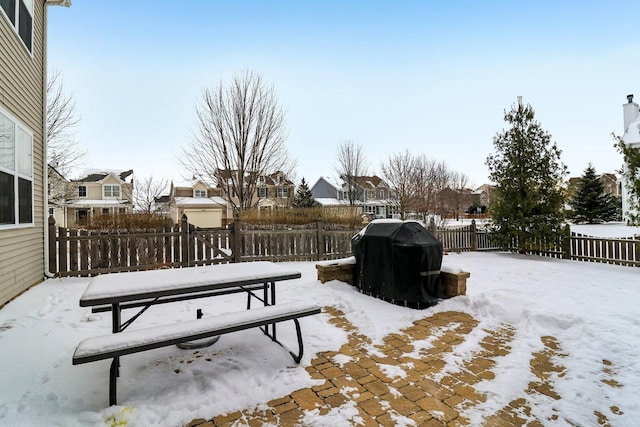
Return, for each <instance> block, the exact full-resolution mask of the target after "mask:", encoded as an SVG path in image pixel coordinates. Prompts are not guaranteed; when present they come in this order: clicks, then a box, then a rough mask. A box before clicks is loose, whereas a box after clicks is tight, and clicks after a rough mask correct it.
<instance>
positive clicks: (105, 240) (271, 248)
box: [49, 218, 640, 276]
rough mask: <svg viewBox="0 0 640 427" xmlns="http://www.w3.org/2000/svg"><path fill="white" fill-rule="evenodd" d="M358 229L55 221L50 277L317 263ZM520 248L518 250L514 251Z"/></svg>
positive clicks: (592, 244) (581, 240)
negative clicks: (97, 225)
mask: <svg viewBox="0 0 640 427" xmlns="http://www.w3.org/2000/svg"><path fill="white" fill-rule="evenodd" d="M428 229H429V230H430V231H431V232H432V233H433V234H434V235H435V236H436V237H437V238H438V239H439V240H440V241H441V242H442V245H443V248H444V250H446V251H449V252H466V251H498V250H502V249H501V248H500V247H498V246H496V245H495V244H494V243H493V241H492V238H491V234H490V233H488V232H487V231H485V230H479V229H478V228H477V227H476V224H475V223H474V222H472V224H471V225H469V226H464V227H458V228H442V227H436V226H435V225H434V224H433V223H432V224H430V225H429V226H428ZM358 231H359V228H357V229H353V228H345V227H340V226H336V225H330V224H324V223H323V222H316V223H315V224H310V225H306V226H291V227H284V226H271V227H255V226H251V225H248V224H243V223H240V222H234V223H233V224H231V226H230V227H229V228H213V229H199V228H196V227H193V226H192V225H189V224H187V222H186V221H183V223H182V225H176V226H174V227H169V228H165V229H153V230H139V231H136V232H115V231H114V232H99V231H86V230H74V229H68V228H63V227H56V225H55V221H54V220H53V218H49V271H50V272H51V273H54V274H56V275H58V276H93V275H97V274H101V273H113V272H120V271H134V270H150V269H158V268H175V267H188V266H194V265H207V264H218V263H228V262H242V261H261V260H268V261H319V260H327V259H337V258H343V257H347V256H350V255H351V237H352V236H353V235H354V234H355V233H357V232H358ZM515 247H517V245H515V242H514V244H513V245H512V248H515ZM531 253H535V254H537V255H541V256H547V257H554V258H564V259H573V260H579V261H591V262H606V263H613V264H619V265H627V266H640V240H632V239H600V238H594V237H587V236H582V235H579V234H575V233H570V232H569V230H568V228H567V234H566V235H565V236H563V238H561V239H559V240H558V241H556V242H552V244H549V242H540V249H539V250H536V251H532V252H531Z"/></svg>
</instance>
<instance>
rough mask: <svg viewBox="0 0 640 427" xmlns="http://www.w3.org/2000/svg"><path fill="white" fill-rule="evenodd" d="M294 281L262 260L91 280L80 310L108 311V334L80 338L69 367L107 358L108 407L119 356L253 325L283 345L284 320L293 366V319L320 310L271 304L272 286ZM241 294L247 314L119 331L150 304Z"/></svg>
mask: <svg viewBox="0 0 640 427" xmlns="http://www.w3.org/2000/svg"><path fill="white" fill-rule="evenodd" d="M300 277H301V274H300V272H299V271H296V270H294V269H292V268H289V267H285V266H282V265H278V264H274V263H272V262H266V261H260V262H251V263H235V264H218V265H211V266H202V267H189V268H182V269H166V270H152V271H137V272H126V273H116V274H105V275H100V276H96V277H93V278H92V279H91V281H90V282H89V285H88V286H87V288H86V290H85V292H84V293H83V294H82V296H81V297H80V306H81V307H92V311H93V312H108V311H110V312H111V324H112V333H111V335H107V336H101V337H92V338H88V339H85V340H83V341H82V342H81V343H80V344H79V345H78V347H77V348H76V351H75V353H74V356H73V364H74V365H75V364H81V363H88V362H92V361H96V360H102V359H108V358H112V359H113V360H112V363H111V369H110V381H109V402H110V404H111V405H114V404H116V378H117V376H118V375H119V366H120V361H119V358H120V356H123V355H125V354H131V353H137V352H141V351H145V350H150V349H153V348H159V347H163V346H168V345H173V344H184V343H187V342H193V341H194V340H203V339H207V338H211V337H215V336H219V335H222V334H225V333H230V332H235V331H240V330H244V329H248V328H253V327H259V328H260V329H261V330H262V332H263V333H264V334H265V335H267V336H268V337H269V338H271V340H273V341H275V342H276V343H278V344H280V345H281V346H283V345H282V344H281V343H280V342H279V341H278V340H277V338H276V323H278V322H282V321H285V320H293V321H294V322H295V326H296V332H297V338H298V347H299V352H298V354H295V353H293V352H291V351H289V353H290V354H291V356H292V357H293V358H294V360H295V361H296V362H297V363H299V362H300V359H301V357H302V352H303V347H302V335H301V331H300V325H299V322H298V318H300V317H303V316H308V315H312V314H317V313H319V312H320V307H318V306H316V305H314V304H310V303H289V304H280V305H278V306H276V283H277V282H279V281H282V280H290V279H297V278H300ZM242 292H246V293H247V307H246V308H247V310H243V311H242V312H239V313H228V314H225V315H217V316H212V317H210V318H203V319H200V317H201V316H200V313H198V318H199V320H192V321H186V322H180V323H171V324H168V325H160V326H155V327H152V328H146V329H141V330H133V331H125V329H127V328H128V327H129V326H130V325H131V324H132V323H133V322H134V321H135V320H136V319H137V318H138V317H140V316H141V315H142V314H143V313H144V312H145V311H146V310H147V309H149V308H150V307H152V306H154V305H157V304H165V303H171V302H177V301H185V300H192V299H199V298H208V297H215V296H219V295H227V294H231V293H242ZM252 298H254V299H257V300H259V301H260V302H262V306H261V307H260V308H254V309H251V300H252ZM134 308H135V309H138V311H137V312H136V313H135V314H133V315H132V316H131V317H130V318H129V319H128V320H126V321H124V322H123V321H122V311H123V310H127V309H134ZM283 347H284V346H283Z"/></svg>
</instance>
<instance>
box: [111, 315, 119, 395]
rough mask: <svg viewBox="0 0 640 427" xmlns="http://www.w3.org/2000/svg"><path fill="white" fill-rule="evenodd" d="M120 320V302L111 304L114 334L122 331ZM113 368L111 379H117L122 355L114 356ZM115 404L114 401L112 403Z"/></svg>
mask: <svg viewBox="0 0 640 427" xmlns="http://www.w3.org/2000/svg"><path fill="white" fill-rule="evenodd" d="M120 320H121V312H120V304H118V303H115V304H111V328H112V330H113V333H114V334H117V333H118V332H120ZM111 370H112V371H115V372H112V374H111V375H112V376H113V378H112V379H111V381H115V377H119V376H120V357H119V356H116V357H114V358H113V362H112V363H111ZM113 390H114V391H113V400H114V401H115V385H114V386H113ZM111 404H113V403H111Z"/></svg>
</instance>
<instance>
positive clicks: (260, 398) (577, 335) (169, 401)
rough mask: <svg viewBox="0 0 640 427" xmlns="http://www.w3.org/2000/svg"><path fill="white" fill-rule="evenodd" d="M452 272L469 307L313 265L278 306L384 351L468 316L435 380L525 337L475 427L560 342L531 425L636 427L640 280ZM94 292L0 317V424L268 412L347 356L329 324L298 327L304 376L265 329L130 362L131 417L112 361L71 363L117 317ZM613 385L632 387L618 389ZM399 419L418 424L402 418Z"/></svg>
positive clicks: (538, 269) (514, 261) (499, 268)
mask: <svg viewBox="0 0 640 427" xmlns="http://www.w3.org/2000/svg"><path fill="white" fill-rule="evenodd" d="M444 264H445V266H446V268H452V269H459V270H463V271H468V272H470V273H471V277H470V279H469V280H468V282H467V296H460V297H456V298H452V299H449V300H445V301H441V302H440V303H438V304H437V305H436V306H434V307H432V308H429V309H424V310H414V309H410V308H406V307H401V306H397V305H392V304H388V303H386V302H384V301H380V300H377V299H374V298H371V297H368V296H366V295H362V294H360V293H358V292H357V291H356V290H355V289H354V288H353V287H351V286H349V285H347V284H345V283H342V282H338V281H332V282H328V283H325V284H320V283H319V282H318V281H317V280H316V269H315V263H312V262H308V263H285V264H279V265H282V266H283V267H286V268H290V269H294V270H298V271H300V272H301V273H302V277H301V278H300V279H295V280H287V281H283V282H280V283H279V284H278V287H277V292H278V296H277V298H278V302H279V303H287V302H296V301H300V302H312V303H316V304H320V305H323V306H329V305H330V306H333V307H336V308H337V309H339V310H341V311H342V312H344V313H345V315H346V318H347V320H348V321H349V322H351V323H352V324H353V325H354V326H355V327H357V328H358V330H359V333H361V334H363V335H366V336H367V337H369V338H370V339H371V340H372V345H371V347H372V350H374V349H373V345H375V344H378V343H382V339H383V338H384V337H385V336H387V335H388V334H390V333H393V332H398V331H399V330H401V329H402V328H404V327H407V326H409V325H411V324H412V322H413V321H414V320H417V319H420V318H423V317H429V316H431V315H433V314H434V313H438V312H444V311H460V312H463V313H468V314H469V315H471V316H473V318H474V319H475V320H477V321H478V322H479V324H478V326H477V327H475V328H473V330H472V331H471V332H470V333H469V334H467V335H466V336H465V338H464V340H463V342H462V343H460V344H458V345H456V346H455V347H454V351H453V352H451V353H448V355H447V356H446V357H447V360H446V361H447V364H446V366H445V367H444V368H443V370H442V371H441V372H440V373H438V374H436V376H435V377H434V378H432V379H434V380H438V379H439V378H441V377H442V376H444V375H445V374H447V373H451V372H454V371H456V370H458V369H461V366H462V364H463V361H464V360H467V359H468V358H469V357H471V356H472V355H473V354H474V353H477V352H478V351H480V346H479V343H480V342H481V340H482V339H483V338H485V337H486V336H487V333H488V332H487V331H490V330H496V329H501V328H502V329H508V330H509V331H511V332H512V334H513V336H512V338H511V342H510V343H509V346H510V348H511V351H510V352H508V353H507V354H506V355H505V356H502V357H498V358H496V364H495V366H494V367H493V368H492V372H493V373H494V374H495V378H494V379H492V380H484V381H482V382H480V383H478V384H475V385H474V387H475V388H476V390H478V391H480V392H483V393H487V397H488V398H487V399H486V401H485V402H479V403H478V404H476V405H471V406H469V407H468V408H467V409H463V410H461V415H462V416H465V417H467V418H468V419H469V420H470V422H471V425H480V424H482V422H481V421H482V419H483V418H484V417H486V416H488V415H490V414H493V413H495V412H496V411H497V410H499V409H501V408H503V407H504V406H505V404H508V403H509V402H511V401H512V400H514V399H516V398H518V397H521V396H522V393H523V392H524V390H526V389H527V387H528V384H529V383H530V382H532V381H535V380H536V378H535V377H534V376H533V374H532V373H531V369H530V362H531V359H532V354H534V353H539V352H541V351H543V350H544V348H545V346H544V344H543V342H542V339H543V337H554V339H555V340H557V342H558V346H559V348H560V353H561V354H562V356H559V355H558V356H556V358H557V359H558V360H555V359H554V361H552V362H555V363H558V364H561V365H562V366H563V367H564V371H563V372H562V375H560V374H559V373H551V374H550V375H551V376H550V378H551V380H552V381H553V387H554V389H555V391H556V392H557V393H558V394H559V395H560V396H562V398H561V399H559V400H553V399H551V398H549V397H548V396H545V395H544V394H540V393H534V394H528V395H527V400H528V402H529V404H530V406H531V414H532V415H533V416H536V417H537V418H538V419H544V420H547V422H546V423H545V425H568V422H571V423H572V424H573V425H593V424H594V415H593V414H594V411H598V412H601V413H603V414H604V413H606V414H607V416H608V417H609V420H610V422H611V425H620V426H631V425H638V422H639V420H640V402H639V401H638V399H637V396H638V395H639V393H640V380H639V378H640V354H639V352H638V348H640V318H639V317H638V310H637V308H638V306H639V305H640V281H639V280H638V277H640V276H639V273H640V270H638V269H637V268H633V267H622V266H614V265H607V264H596V263H586V262H579V261H569V260H554V259H547V258H541V257H535V256H525V255H517V254H506V253H481V252H470V253H462V254H449V255H447V256H445V258H444ZM249 266H250V264H247V265H245V267H246V268H249V269H251V267H249ZM104 277H108V276H104ZM112 277H114V278H115V277H117V275H113V276H112ZM88 283H89V279H85V278H65V279H48V280H46V281H45V282H44V283H42V284H40V285H38V286H35V287H33V288H32V289H30V290H29V291H27V292H26V293H24V294H23V295H22V296H20V297H19V298H17V299H16V300H14V301H12V302H11V303H9V304H8V305H6V306H5V307H4V308H3V309H2V310H0V343H1V345H0V360H1V361H2V363H0V378H2V386H1V387H0V425H7V426H9V425H11V426H40V425H52V426H103V425H105V424H106V425H114V424H116V423H119V422H122V423H126V424H127V425H128V426H152V425H162V426H181V425H184V424H185V423H187V422H189V421H190V420H192V419H195V418H205V419H207V418H211V417H212V416H214V415H218V414H221V413H226V412H229V411H235V410H240V409H244V408H247V409H251V408H256V407H260V405H264V404H265V402H268V401H270V400H272V399H276V398H280V397H282V396H285V395H287V394H290V393H291V392H293V391H295V390H298V389H301V388H305V387H311V386H313V385H316V384H318V381H317V380H313V379H311V378H310V377H309V375H308V373H307V372H306V370H305V367H306V366H309V364H310V362H311V360H312V359H313V358H314V355H315V354H316V353H318V352H323V351H337V350H338V349H339V348H340V346H341V345H342V344H343V343H345V342H346V340H347V335H346V333H345V332H344V331H343V330H342V329H339V328H337V327H336V326H334V325H333V324H332V323H330V322H329V321H328V320H329V318H330V317H329V315H328V314H325V313H322V314H319V315H314V316H310V317H305V318H302V319H301V320H300V323H301V325H302V331H303V337H304V345H305V354H304V357H303V359H302V361H301V363H300V365H295V364H294V363H293V361H292V359H291V357H290V356H289V354H287V352H286V351H285V350H283V349H281V348H280V347H279V346H277V345H275V344H274V343H273V342H271V341H270V340H269V339H267V338H266V337H264V336H263V335H262V334H261V332H260V331H259V330H257V329H253V330H246V331H242V332H237V333H232V334H228V335H224V336H222V337H221V339H220V340H219V341H218V342H217V343H216V344H215V345H213V346H212V347H210V348H206V349H201V350H180V349H177V348H176V347H173V346H172V347H165V348H161V349H156V350H151V351H147V352H144V353H139V354H134V355H128V356H125V357H123V358H122V367H121V376H120V378H119V379H118V392H119V393H118V399H119V402H120V403H121V406H114V407H107V405H108V366H109V363H110V361H109V360H104V361H99V362H93V363H88V364H83V365H78V366H73V365H72V364H71V358H72V355H73V352H74V350H75V348H76V346H77V345H78V343H79V342H80V341H82V340H83V339H85V338H89V337H96V336H100V335H105V334H108V333H109V331H110V330H111V319H110V314H109V313H102V314H92V313H91V311H90V309H88V308H81V307H79V304H78V301H79V298H80V296H81V295H82V293H83V292H84V291H85V288H86V287H87V284H88ZM245 303H246V298H245V296H243V295H241V294H234V295H225V296H218V297H215V298H208V299H203V300H192V301H185V302H180V303H172V304H164V305H160V306H156V307H152V308H150V309H149V310H148V311H147V312H145V313H144V314H143V315H142V316H141V317H140V318H139V319H138V320H136V322H135V323H134V324H133V325H132V326H131V328H132V329H138V328H139V329H142V328H147V327H152V326H156V325H161V324H169V323H173V322H179V321H185V320H192V319H194V318H195V311H196V309H197V308H202V309H203V311H204V312H205V316H212V315H215V314H221V313H231V312H235V311H241V310H243V309H244V304H245ZM126 313H127V312H125V319H126V318H127V315H126ZM289 323H292V322H287V323H283V324H281V326H279V327H278V337H279V339H281V341H283V342H285V343H287V344H289V345H290V346H291V347H295V329H294V328H293V325H289ZM431 343H432V339H429V338H427V339H426V340H421V341H419V342H414V343H413V344H414V347H415V348H416V349H418V348H419V347H420V348H429V347H430V346H431V345H432V344H431ZM341 357H342V358H338V361H339V362H340V363H346V362H348V360H349V359H348V356H344V355H342V356H341ZM605 361H606V363H605ZM383 368H384V370H385V371H386V372H387V373H388V374H389V375H401V372H400V371H398V370H397V369H396V368H394V367H392V366H384V367H383ZM609 380H615V381H616V382H617V383H618V384H619V385H620V387H612V386H610V385H608V384H607V381H609ZM614 405H615V406H618V407H619V408H620V412H621V413H619V414H618V415H616V414H612V412H611V410H610V409H609V408H610V407H612V406H614ZM552 411H556V412H555V413H558V414H561V417H560V418H559V419H558V420H557V421H555V422H554V421H551V420H548V419H547V418H546V417H547V416H550V415H552ZM356 418H357V410H356V406H355V403H354V402H347V403H346V404H345V405H343V406H341V407H340V408H334V409H333V410H332V411H331V412H330V413H329V414H326V415H324V416H320V415H319V414H318V411H307V412H305V414H304V422H305V425H314V426H325V425H326V426H329V425H331V426H333V425H349V424H351V422H350V421H349V420H356ZM396 421H397V422H398V423H399V424H402V425H410V424H411V423H410V420H408V419H404V418H403V419H400V418H398V419H397V420H396Z"/></svg>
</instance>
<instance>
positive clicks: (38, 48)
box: [0, 0, 70, 306]
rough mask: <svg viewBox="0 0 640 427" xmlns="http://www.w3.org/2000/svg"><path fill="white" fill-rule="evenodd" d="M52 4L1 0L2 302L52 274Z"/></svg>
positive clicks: (64, 0)
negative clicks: (49, 165) (49, 134)
mask: <svg viewBox="0 0 640 427" xmlns="http://www.w3.org/2000/svg"><path fill="white" fill-rule="evenodd" d="M48 5H64V6H69V5H70V1H69V0H3V1H0V58H1V59H0V306H2V305H4V304H5V303H6V302H7V301H9V300H11V299H12V298H14V297H15V296H17V295H19V294H20V293H22V292H23V291H24V290H26V289H28V288H29V287H31V286H33V285H35V284H37V283H40V282H41V281H42V280H43V279H44V277H45V274H46V271H47V262H46V258H47V257H46V256H45V255H46V253H45V252H46V250H47V246H48V245H46V242H45V239H46V232H45V230H46V205H47V202H46V200H47V195H46V191H47V164H46V158H47V152H46V141H45V135H46V129H45V126H46V122H47V121H46V104H47V102H46V87H47V82H46V73H47V69H46V59H45V58H46V47H47V6H48Z"/></svg>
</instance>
